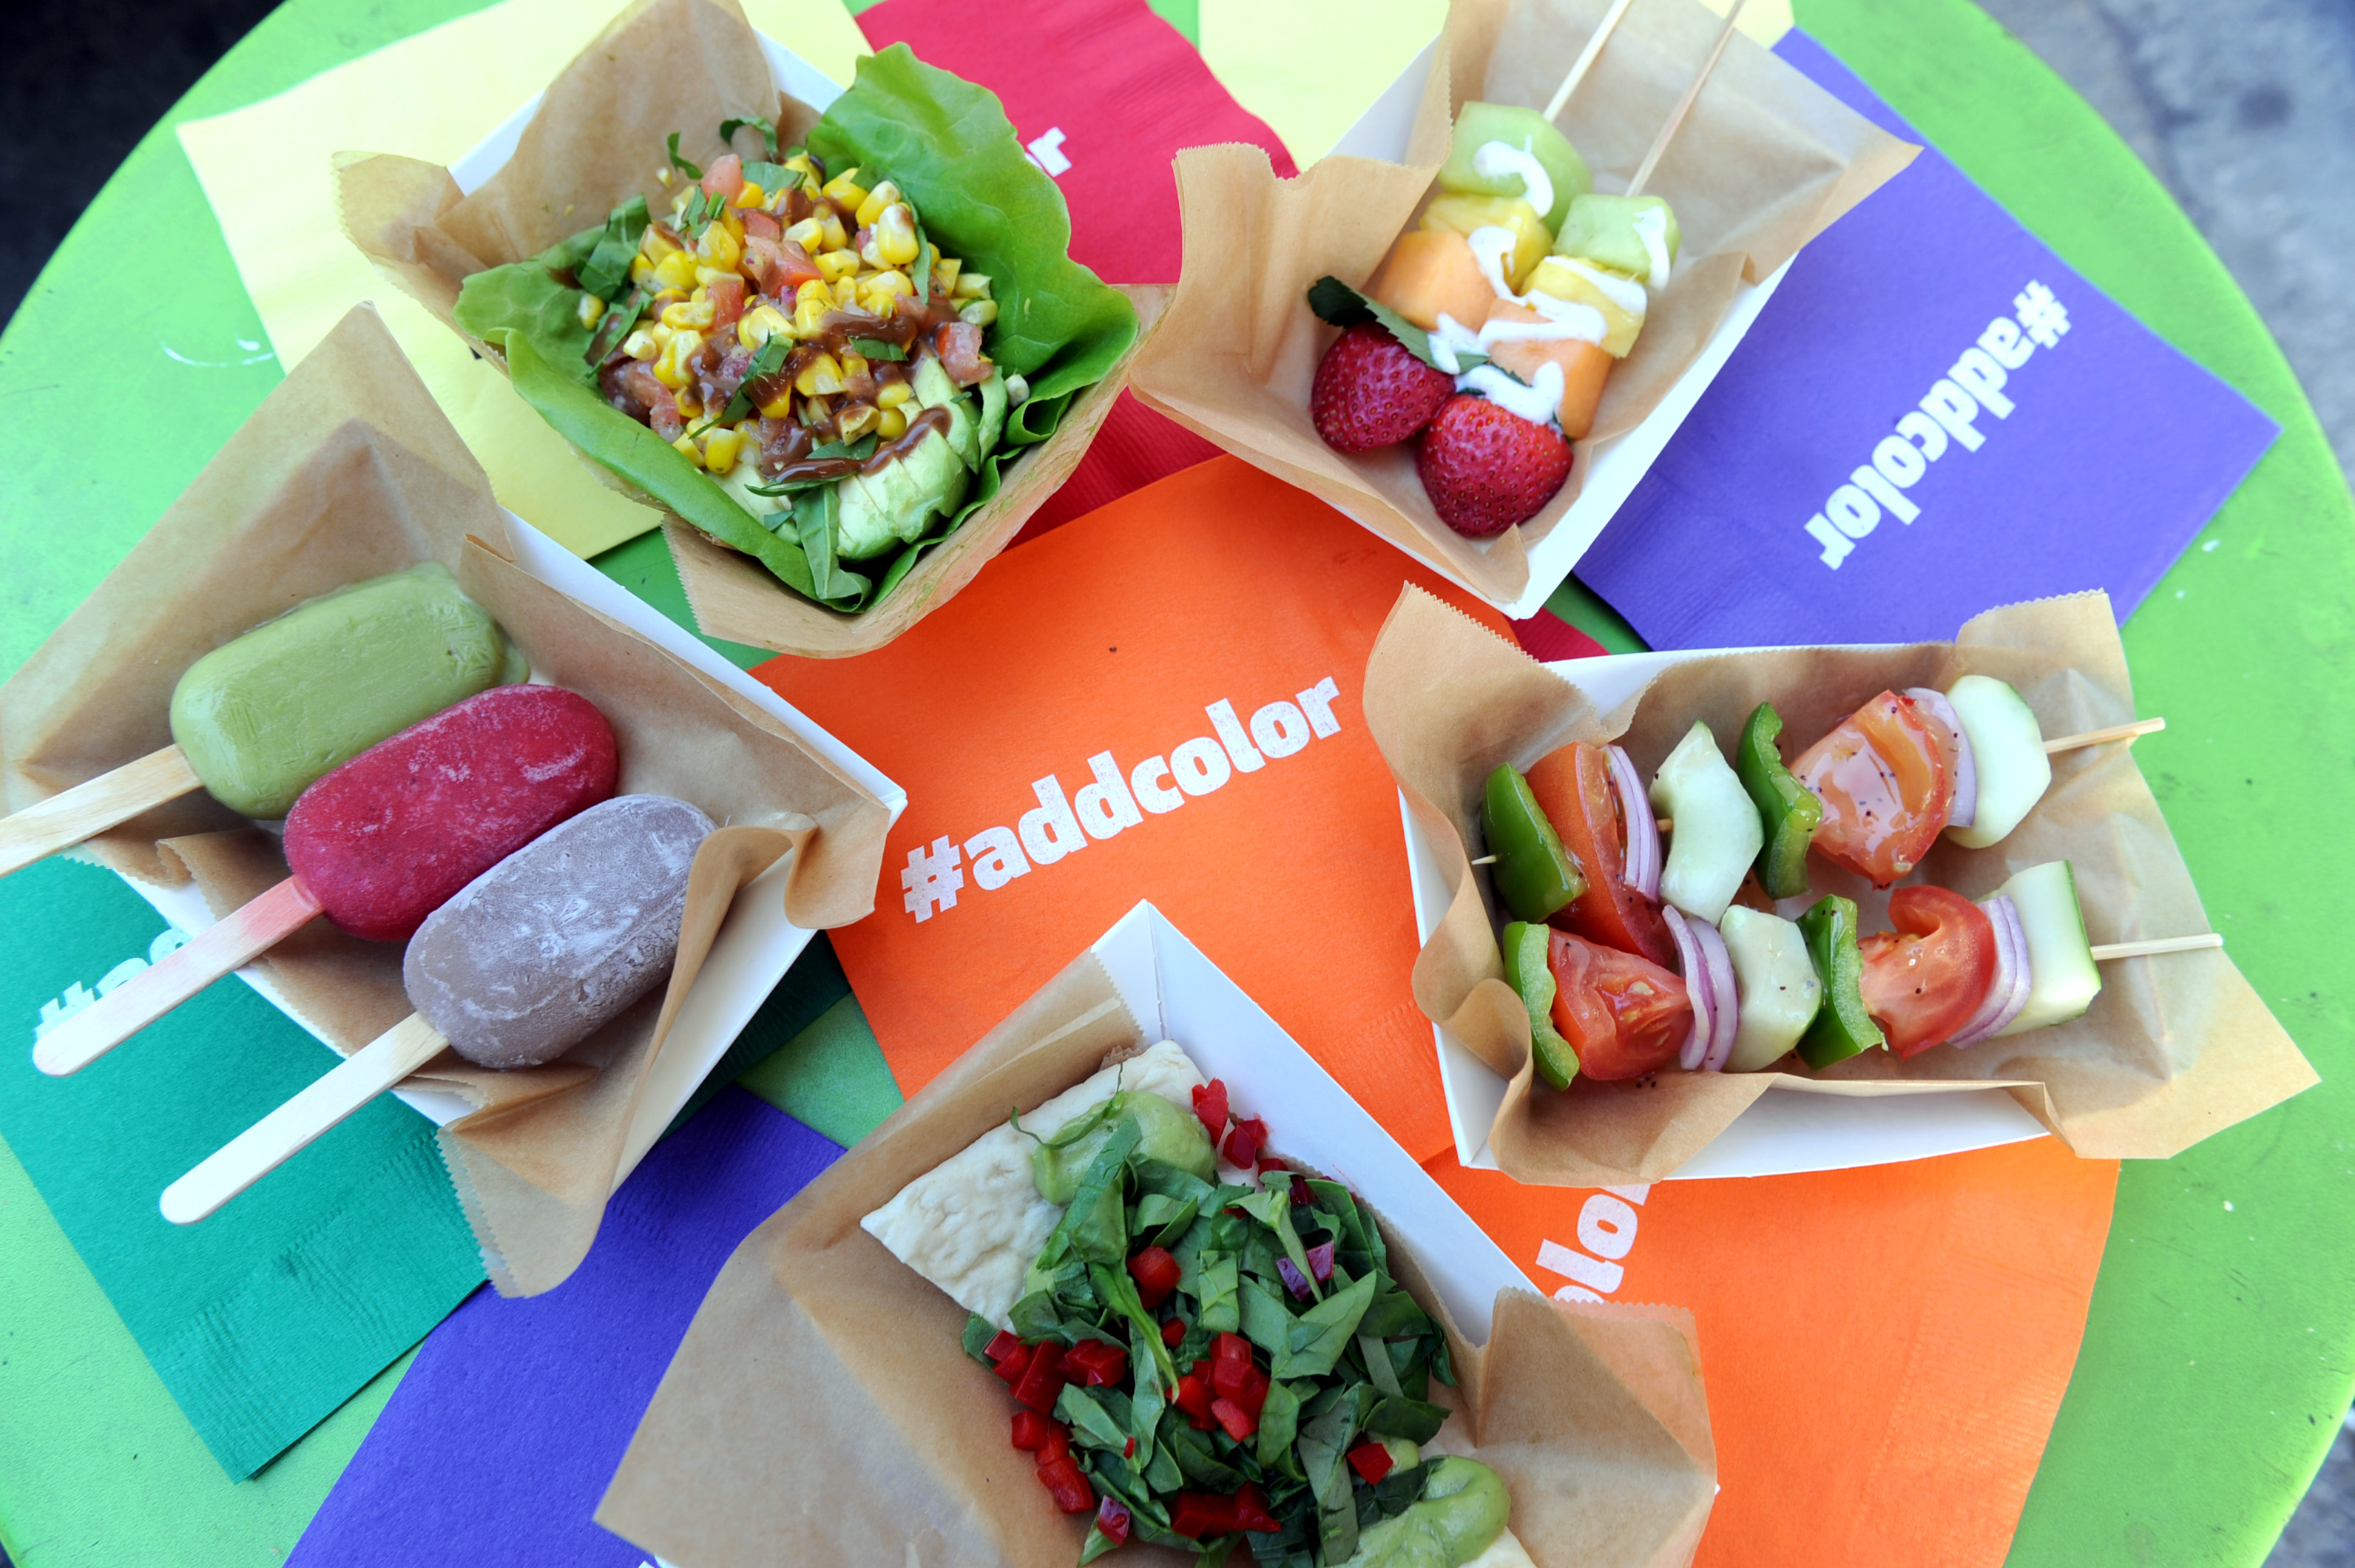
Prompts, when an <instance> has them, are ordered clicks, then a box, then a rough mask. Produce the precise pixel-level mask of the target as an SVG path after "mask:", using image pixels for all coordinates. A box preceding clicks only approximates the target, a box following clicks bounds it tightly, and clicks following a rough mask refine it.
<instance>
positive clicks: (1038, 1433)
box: [1014, 1410, 1055, 1454]
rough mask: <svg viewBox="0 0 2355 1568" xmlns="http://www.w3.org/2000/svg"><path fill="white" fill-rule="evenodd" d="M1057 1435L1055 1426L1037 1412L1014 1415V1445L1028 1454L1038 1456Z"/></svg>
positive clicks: (1022, 1411)
mask: <svg viewBox="0 0 2355 1568" xmlns="http://www.w3.org/2000/svg"><path fill="white" fill-rule="evenodd" d="M1054 1434H1055V1424H1054V1423H1053V1422H1051V1421H1050V1420H1048V1419H1047V1418H1046V1417H1045V1416H1043V1415H1041V1414H1039V1413H1038V1412H1037V1411H1035V1410H1018V1411H1016V1412H1015V1413H1014V1445H1015V1446H1016V1447H1017V1448H1019V1449H1021V1450H1022V1451H1023V1452H1025V1453H1027V1454H1036V1453H1037V1452H1039V1449H1041V1448H1044V1447H1045V1446H1046V1445H1047V1439H1048V1438H1050V1437H1051V1436H1053V1435H1054Z"/></svg>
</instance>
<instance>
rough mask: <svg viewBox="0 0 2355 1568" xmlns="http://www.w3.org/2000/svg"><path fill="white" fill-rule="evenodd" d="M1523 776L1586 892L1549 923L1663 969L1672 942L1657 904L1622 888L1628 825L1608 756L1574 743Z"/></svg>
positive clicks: (1672, 953) (1671, 959)
mask: <svg viewBox="0 0 2355 1568" xmlns="http://www.w3.org/2000/svg"><path fill="white" fill-rule="evenodd" d="M1527 777H1528V779H1529V793H1530V794H1532V795H1536V796H1537V800H1538V805H1540V807H1542V808H1543V809H1544V811H1545V814H1546V819H1547V820H1548V821H1550V822H1551V823H1552V824H1553V830H1554V831H1555V832H1556V833H1558V834H1560V835H1561V841H1562V845H1563V847H1564V848H1568V849H1569V851H1570V852H1571V855H1572V858H1573V859H1576V860H1577V861H1578V865H1579V869H1581V870H1582V871H1584V872H1585V873H1586V891H1584V892H1582V893H1581V894H1580V895H1579V896H1578V897H1576V898H1575V899H1572V901H1570V904H1569V906H1568V907H1567V908H1565V909H1562V910H1560V911H1557V912H1555V913H1554V915H1553V916H1552V920H1553V923H1556V924H1558V925H1561V926H1562V927H1564V928H1565V929H1567V930H1571V931H1574V932H1576V933H1579V934H1580V935H1581V936H1583V937H1586V938H1588V939H1590V940H1591V941H1594V942H1599V943H1601V944H1603V945H1604V946H1605V947H1615V948H1617V949H1618V950H1619V951H1620V952H1622V953H1633V954H1635V955H1637V956H1639V957H1643V958H1648V959H1650V960H1651V961H1652V962H1653V963H1654V964H1655V965H1658V966H1659V967H1661V968H1663V969H1665V968H1667V967H1668V965H1671V964H1674V963H1675V962H1676V956H1677V947H1676V943H1675V942H1674V940H1672V939H1671V938H1670V937H1669V935H1668V922H1667V921H1665V920H1662V919H1661V918H1660V905H1659V901H1657V900H1656V899H1647V898H1646V897H1645V896H1644V895H1643V894H1641V893H1639V892H1637V891H1636V890H1635V889H1633V888H1631V887H1629V886H1628V885H1627V828H1626V825H1625V822H1624V821H1623V820H1622V819H1621V817H1620V815H1619V796H1618V795H1617V794H1616V793H1615V792H1614V790H1613V789H1612V787H1611V756H1610V753H1609V752H1605V751H1604V749H1603V748H1602V747H1600V746H1591V745H1589V744H1587V743H1586V742H1585V741H1574V742H1573V743H1572V744H1570V745H1567V746H1564V747H1563V748H1561V750H1560V751H1558V752H1548V753H1547V754H1546V755H1545V756H1543V757H1541V758H1540V759H1539V760H1538V763H1537V765H1536V766H1535V767H1533V768H1531V769H1530V770H1529V773H1528V775H1527Z"/></svg>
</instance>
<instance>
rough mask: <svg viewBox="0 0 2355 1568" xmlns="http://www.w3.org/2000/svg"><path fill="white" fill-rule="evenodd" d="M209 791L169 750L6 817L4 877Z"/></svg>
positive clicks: (2, 821) (0, 860)
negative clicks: (159, 808) (171, 803)
mask: <svg viewBox="0 0 2355 1568" xmlns="http://www.w3.org/2000/svg"><path fill="white" fill-rule="evenodd" d="M204 787H205V784H204V780H202V779H200V778H198V777H197V771H196V769H194V768H192V767H190V766H188V759H187V758H186V757H185V756H183V755H181V753H180V748H179V747H177V746H166V747H165V748H164V749H163V750H162V751H160V752H149V753H147V755H145V756H144V757H142V758H140V759H139V760H138V761H137V762H135V763H123V765H122V766H121V767H119V768H116V769H115V770H113V771H112V773H101V774H99V775H98V777H96V778H94V779H91V780H90V781H89V782H87V783H85V784H76V785H74V787H73V788H71V789H69V790H67V791H65V792H64V793H62V794H59V795H51V796H50V797H49V798H48V799H47V800H45V801H43V802H41V804H40V805H28V806H27V807H26V808H25V809H24V810H22V811H20V812H17V813H16V815H15V816H8V817H0V877H5V876H6V875H7V874H8V873H9V872H11V871H16V870H22V869H24V868H25V867H27V866H29V865H31V864H32V863H33V862H34V861H36V860H37V859H41V858H42V857H43V856H45V855H53V854H55V853H57V851H59V850H60V849H63V848H68V847H69V846H71V845H75V844H79V843H80V842H81V841H82V840H83V839H85V838H88V837H92V836H94V835H96V834H100V833H103V832H105V831H106V830H107V829H108V828H110V827H114V826H116V825H117V824H118V823H123V822H128V821H130V820H131V819H132V818H133V817H134V816H138V815H139V814H140V813H141V812H143V811H150V810H153V809H154V808H155V807H156V806H159V805H163V804H164V803H165V802H166V801H173V800H177V799H179V798H180V797H181V796H182V795H186V794H187V793H188V792H189V791H190V790H197V789H202V788H204Z"/></svg>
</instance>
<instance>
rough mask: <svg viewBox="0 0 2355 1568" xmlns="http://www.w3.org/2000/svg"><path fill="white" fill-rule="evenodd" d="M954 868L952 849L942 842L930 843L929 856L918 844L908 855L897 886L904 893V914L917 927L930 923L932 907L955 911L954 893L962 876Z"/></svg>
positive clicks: (954, 857)
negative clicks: (910, 917) (906, 907)
mask: <svg viewBox="0 0 2355 1568" xmlns="http://www.w3.org/2000/svg"><path fill="white" fill-rule="evenodd" d="M956 867H957V849H956V846H955V845H954V844H953V843H951V842H950V841H949V840H948V839H946V838H935V839H933V840H932V850H931V852H930V853H927V852H926V851H925V849H924V847H923V846H922V845H921V844H919V845H917V846H916V847H915V848H911V849H910V850H909V851H908V864H907V866H906V867H905V868H904V869H901V871H900V886H901V887H903V888H905V889H907V891H908V897H907V899H906V903H907V906H908V912H909V913H910V914H912V915H914V916H915V917H916V923H917V924H919V925H922V923H924V922H926V921H928V920H930V919H932V912H933V910H934V909H935V908H936V907H937V908H940V909H954V908H956V896H957V890H958V889H959V888H962V887H964V873H963V872H961V871H959V870H958V869H956Z"/></svg>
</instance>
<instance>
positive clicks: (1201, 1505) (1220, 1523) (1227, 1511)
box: [1169, 1492, 1235, 1541]
mask: <svg viewBox="0 0 2355 1568" xmlns="http://www.w3.org/2000/svg"><path fill="white" fill-rule="evenodd" d="M1169 1529H1170V1531H1172V1532H1173V1533H1175V1534H1177V1535H1182V1536H1184V1537H1185V1538H1186V1539H1187V1540H1188V1541H1199V1540H1201V1539H1202V1538H1203V1537H1205V1536H1219V1535H1228V1534H1231V1533H1232V1532H1233V1531H1234V1530H1235V1499H1232V1498H1225V1497H1220V1495H1219V1494H1218V1493H1216V1492H1179V1493H1178V1494H1177V1501H1176V1502H1175V1503H1173V1504H1171V1505H1170V1508H1169Z"/></svg>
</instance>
